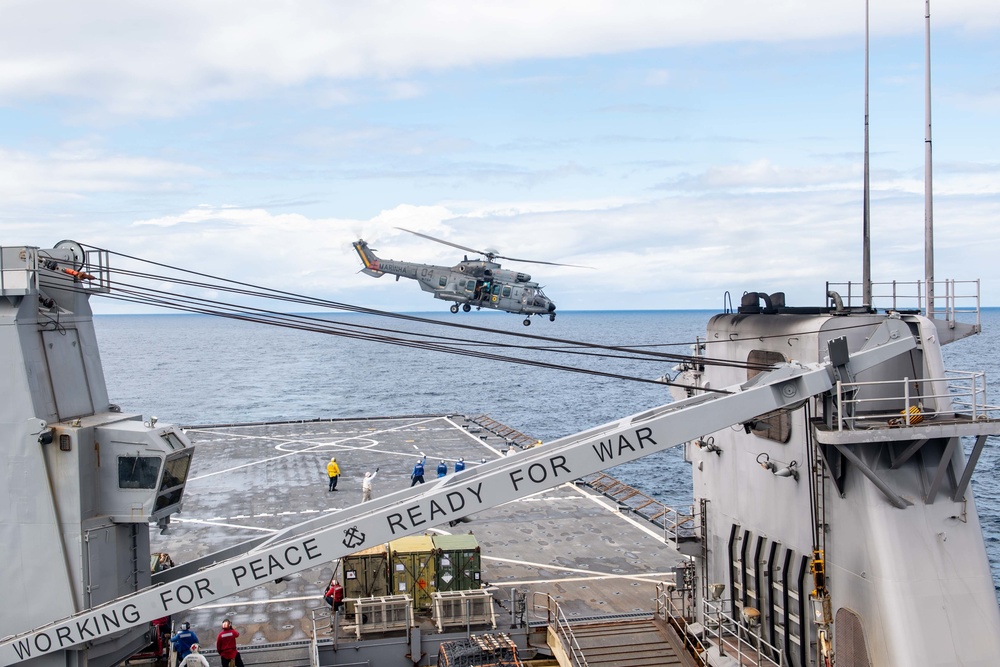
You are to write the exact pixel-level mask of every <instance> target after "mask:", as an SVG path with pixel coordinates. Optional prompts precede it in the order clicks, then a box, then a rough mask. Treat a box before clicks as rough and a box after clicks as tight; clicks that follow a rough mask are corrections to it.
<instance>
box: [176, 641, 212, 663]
mask: <svg viewBox="0 0 1000 667" xmlns="http://www.w3.org/2000/svg"><path fill="white" fill-rule="evenodd" d="M177 667H208V660H207V659H206V658H205V656H203V655H202V654H201V647H200V646H198V645H197V644H191V652H190V653H188V654H187V657H186V658H184V660H182V661H181V663H180V664H179V665H178V666H177Z"/></svg>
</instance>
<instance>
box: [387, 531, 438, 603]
mask: <svg viewBox="0 0 1000 667" xmlns="http://www.w3.org/2000/svg"><path fill="white" fill-rule="evenodd" d="M434 552H435V550H434V542H433V541H432V540H431V538H430V536H428V535H411V536H409V537H401V538H399V539H398V540H393V541H392V542H390V543H389V563H390V567H391V569H392V571H391V574H390V582H391V584H392V592H391V594H392V595H409V596H410V597H411V598H413V608H414V610H416V611H422V610H425V609H430V608H431V603H432V599H431V593H433V592H434V591H435V588H434Z"/></svg>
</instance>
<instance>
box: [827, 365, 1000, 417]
mask: <svg viewBox="0 0 1000 667" xmlns="http://www.w3.org/2000/svg"><path fill="white" fill-rule="evenodd" d="M914 385H917V386H919V388H920V390H919V392H918V393H915V394H914V393H911V388H912V387H914ZM935 387H938V388H943V391H942V390H941V389H938V390H935V389H934V388H935ZM986 399H987V396H986V373H984V372H981V371H949V370H945V376H944V377H941V378H922V379H920V380H914V379H912V378H903V379H901V380H883V381H877V382H841V381H838V382H837V401H836V403H837V425H836V430H838V431H844V430H856V429H858V428H859V427H861V428H885V427H894V428H897V427H898V428H909V427H913V426H916V425H918V424H921V423H924V420H925V419H930V418H934V417H944V416H946V417H948V418H965V419H970V420H972V421H979V420H982V419H989V418H990V413H991V412H995V411H997V410H1000V407H998V406H995V405H990V404H988V403H987V402H986ZM936 404H943V405H945V406H948V408H947V410H946V411H940V410H939V411H935V410H934V409H933V408H932V407H930V406H932V405H936ZM887 405H888V406H889V407H887ZM866 408H868V409H867V410H866Z"/></svg>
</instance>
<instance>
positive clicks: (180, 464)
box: [160, 456, 191, 491]
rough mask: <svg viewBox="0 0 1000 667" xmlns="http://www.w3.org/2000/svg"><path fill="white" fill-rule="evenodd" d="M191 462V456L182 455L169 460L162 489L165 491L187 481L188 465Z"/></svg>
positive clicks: (161, 485)
mask: <svg viewBox="0 0 1000 667" xmlns="http://www.w3.org/2000/svg"><path fill="white" fill-rule="evenodd" d="M190 464H191V457H190V456H182V457H180V458H176V459H171V460H170V461H167V465H166V466H165V469H164V471H163V483H162V484H160V490H161V491H163V490H164V489H169V488H172V487H175V486H179V485H181V484H183V483H184V482H185V481H187V474H188V466H189V465H190Z"/></svg>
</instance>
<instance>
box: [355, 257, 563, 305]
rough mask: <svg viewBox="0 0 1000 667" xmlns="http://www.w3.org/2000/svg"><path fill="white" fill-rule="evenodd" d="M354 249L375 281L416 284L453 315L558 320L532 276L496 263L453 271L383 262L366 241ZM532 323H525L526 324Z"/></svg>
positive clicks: (461, 265) (467, 263)
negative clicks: (481, 311) (493, 313)
mask: <svg viewBox="0 0 1000 667" xmlns="http://www.w3.org/2000/svg"><path fill="white" fill-rule="evenodd" d="M353 245H354V249H355V250H357V252H358V255H359V256H360V257H361V261H362V263H363V264H364V268H363V269H362V272H364V273H367V274H368V275H370V276H373V277H375V278H381V277H382V276H383V275H385V274H390V275H394V276H396V279H397V280H399V279H400V278H411V279H413V280H416V281H417V284H419V285H420V289H422V290H423V291H425V292H429V293H431V294H433V295H434V298H435V299H441V300H443V301H451V302H453V304H454V305H452V307H451V311H452V312H458V309H459V307H461V308H462V309H463V310H465V311H466V312H468V311H469V310H471V309H472V308H477V309H478V308H491V309H493V310H503V311H506V312H508V313H515V314H521V315H528V316H530V315H548V316H549V319H550V320H554V319H555V316H556V305H555V304H554V303H553V302H552V300H551V299H549V298H548V297H547V296H545V294H544V292H542V289H541V288H540V287H539V286H538V283H536V282H532V281H531V276H530V275H528V274H526V273H520V272H518V271H511V270H509V269H504V268H501V266H500V265H499V264H497V263H496V262H490V261H483V260H469V259H466V260H464V261H461V262H459V263H458V264H456V265H455V266H450V267H449V266H437V265H434V264H417V263H415V262H401V261H397V260H393V259H381V258H379V257H377V256H376V255H375V254H374V253H373V252H372V250H371V249H370V248H369V247H368V244H367V243H366V242H365V241H363V240H359V241H356V242H355V243H354V244H353ZM529 321H530V320H528V319H525V323H528V322H529Z"/></svg>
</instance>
